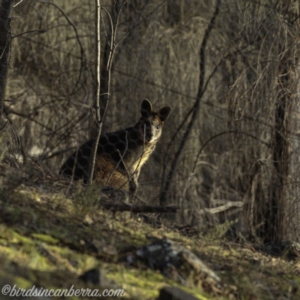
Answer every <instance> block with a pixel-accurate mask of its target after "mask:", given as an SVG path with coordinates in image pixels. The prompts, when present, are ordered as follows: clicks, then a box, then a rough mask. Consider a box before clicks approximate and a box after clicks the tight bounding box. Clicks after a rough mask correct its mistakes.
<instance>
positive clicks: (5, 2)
mask: <svg viewBox="0 0 300 300" xmlns="http://www.w3.org/2000/svg"><path fill="white" fill-rule="evenodd" d="M13 3H14V1H12V0H2V1H1V5H0V117H1V116H2V113H3V106H4V97H5V87H6V79H7V70H8V60H9V52H10V43H11V33H10V14H11V11H12V8H13Z"/></svg>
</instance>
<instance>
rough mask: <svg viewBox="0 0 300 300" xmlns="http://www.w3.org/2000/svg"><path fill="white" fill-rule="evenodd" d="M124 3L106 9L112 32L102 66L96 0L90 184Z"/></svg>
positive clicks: (107, 101) (119, 2)
mask: <svg viewBox="0 0 300 300" xmlns="http://www.w3.org/2000/svg"><path fill="white" fill-rule="evenodd" d="M123 5H124V1H123V0H119V1H116V2H115V3H114V4H113V6H112V12H111V13H110V12H109V11H107V10H106V9H105V12H106V13H107V15H108V19H109V22H110V32H109V34H108V35H107V40H106V44H105V47H104V55H103V62H102V66H101V67H100V60H101V47H100V46H101V44H100V18H101V5H100V0H96V17H95V18H96V37H97V38H96V39H97V47H96V58H97V63H96V76H97V77H96V78H97V84H96V92H95V109H96V124H97V133H96V137H95V141H94V143H93V148H92V152H91V158H90V167H89V184H92V181H93V177H94V169H95V162H96V154H97V148H98V144H99V140H100V136H101V132H102V128H103V122H104V119H105V115H106V111H107V106H108V103H109V100H110V98H111V95H110V85H111V68H112V62H113V56H114V52H115V50H116V45H115V36H116V32H117V28H118V18H119V14H120V12H121V9H122V6H123Z"/></svg>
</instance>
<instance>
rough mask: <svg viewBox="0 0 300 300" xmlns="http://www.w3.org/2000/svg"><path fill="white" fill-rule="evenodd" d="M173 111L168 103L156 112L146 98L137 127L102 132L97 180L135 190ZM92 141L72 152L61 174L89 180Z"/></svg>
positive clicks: (96, 165) (97, 160)
mask: <svg viewBox="0 0 300 300" xmlns="http://www.w3.org/2000/svg"><path fill="white" fill-rule="evenodd" d="M170 111H171V108H170V107H169V106H165V107H163V108H162V109H160V110H159V111H158V112H154V111H153V110H152V105H151V103H150V102H149V101H148V100H143V102H142V105H141V115H142V116H141V118H140V119H139V121H138V122H137V123H136V124H135V126H133V127H129V128H126V129H123V130H119V131H116V132H111V133H107V134H103V135H102V136H101V137H100V141H99V146H98V149H97V156H96V164H95V171H94V180H95V181H96V182H99V183H100V184H102V185H109V186H113V187H114V188H119V189H122V190H126V191H130V192H132V193H135V192H136V189H137V186H138V182H137V180H138V177H139V174H140V171H141V168H142V166H143V165H144V163H145V162H146V161H147V160H148V158H149V156H150V154H151V153H152V152H153V150H154V149H155V146H156V144H157V142H158V140H159V138H160V136H161V133H162V128H163V124H164V122H165V121H166V120H167V118H168V116H169V114H170ZM93 142H94V140H89V141H87V142H86V143H85V144H83V145H82V146H81V147H80V148H79V149H78V150H77V151H76V152H75V153H73V154H72V155H71V156H70V157H69V158H68V159H67V160H66V162H65V163H64V164H63V166H62V167H61V170H60V174H62V175H67V176H74V179H75V180H78V179H83V180H84V181H85V182H86V181H87V179H88V170H89V162H90V155H91V149H92V145H93Z"/></svg>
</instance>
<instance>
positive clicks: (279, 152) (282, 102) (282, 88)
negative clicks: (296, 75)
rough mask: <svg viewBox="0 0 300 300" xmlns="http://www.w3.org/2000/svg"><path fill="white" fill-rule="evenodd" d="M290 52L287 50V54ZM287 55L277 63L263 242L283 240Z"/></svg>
mask: <svg viewBox="0 0 300 300" xmlns="http://www.w3.org/2000/svg"><path fill="white" fill-rule="evenodd" d="M289 54H290V53H289V52H288V55H289ZM288 60H289V58H288V57H285V58H284V59H283V60H282V61H281V62H280V66H279V68H280V69H279V74H278V87H279V93H278V97H277V101H276V108H275V130H274V137H273V147H272V148H273V164H274V169H275V172H274V173H273V180H272V183H273V184H272V185H271V186H270V200H269V203H268V205H267V207H266V209H267V210H266V214H265V225H264V230H263V232H264V236H263V240H264V242H271V241H277V240H282V239H283V238H284V233H285V228H284V227H285V218H286V216H285V213H286V204H287V203H286V201H287V199H286V197H285V188H286V180H287V176H288V173H289V151H288V142H287V141H288V133H287V131H288V129H287V126H288V105H289V103H290V102H291V99H290V92H289V90H290V86H289V85H290V74H289V70H290V68H289V66H288V64H289V62H288Z"/></svg>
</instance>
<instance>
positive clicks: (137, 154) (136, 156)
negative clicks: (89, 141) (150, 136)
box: [98, 131, 156, 173]
mask: <svg viewBox="0 0 300 300" xmlns="http://www.w3.org/2000/svg"><path fill="white" fill-rule="evenodd" d="M155 144H156V143H155ZM155 144H154V143H152V144H149V143H146V144H145V143H143V141H141V140H140V139H139V138H138V137H137V136H136V135H135V132H130V131H127V132H126V131H121V132H114V133H109V134H107V135H103V136H102V137H101V139H100V142H99V146H98V155H100V156H105V157H107V159H109V160H111V161H113V162H114V164H115V165H118V168H121V169H125V168H126V169H127V170H128V171H130V172H131V173H133V172H136V171H138V170H140V168H141V167H142V166H143V165H144V164H145V162H146V161H147V160H148V158H149V156H150V155H151V153H152V152H153V151H154V149H155Z"/></svg>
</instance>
